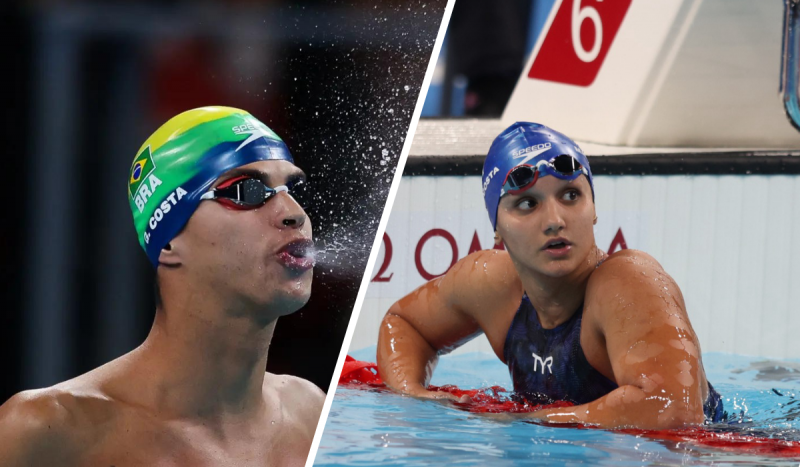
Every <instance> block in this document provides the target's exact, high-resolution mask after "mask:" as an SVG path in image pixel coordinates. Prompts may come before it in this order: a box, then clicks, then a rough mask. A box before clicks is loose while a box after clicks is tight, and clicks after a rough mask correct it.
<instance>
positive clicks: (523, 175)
mask: <svg viewBox="0 0 800 467" xmlns="http://www.w3.org/2000/svg"><path fill="white" fill-rule="evenodd" d="M483 190H484V199H485V202H486V209H487V210H488V211H489V220H490V221H491V223H492V226H493V227H494V228H495V232H496V238H495V240H496V241H497V242H498V243H499V242H500V241H502V242H504V243H505V249H506V251H500V250H488V251H479V252H476V253H473V254H471V255H469V256H467V257H466V258H464V259H462V260H461V261H459V262H458V263H457V264H456V265H454V266H453V268H452V269H450V271H448V272H447V273H446V274H445V275H444V276H442V277H439V278H437V279H434V280H432V281H430V282H428V283H427V284H424V285H423V286H421V287H420V288H418V289H417V290H415V291H414V292H412V293H410V294H409V295H407V296H406V297H404V298H402V299H400V300H399V301H398V302H397V303H395V304H394V305H393V306H392V307H391V308H390V309H389V311H388V312H387V313H386V316H385V317H384V319H383V322H382V324H381V328H380V335H379V338H378V355H377V357H378V366H379V369H380V374H381V376H382V377H383V379H384V381H385V382H386V383H387V384H388V385H389V386H390V387H392V388H393V389H395V390H397V391H400V392H402V393H406V394H409V395H412V396H416V397H422V398H448V397H453V396H450V395H449V394H443V393H439V392H431V391H428V390H427V389H426V386H427V384H428V382H429V380H430V377H431V373H432V371H433V369H434V367H435V365H436V362H437V359H438V356H439V355H440V354H443V353H446V352H448V351H450V350H452V349H453V348H455V347H458V346H459V345H461V344H463V343H465V342H467V341H468V340H470V339H472V338H473V337H475V336H477V335H478V334H480V333H484V334H486V337H487V338H488V340H489V343H490V344H491V346H492V349H493V350H494V353H495V354H496V355H497V357H498V358H500V360H501V361H503V362H504V363H505V364H506V365H508V368H509V372H510V373H511V377H512V380H513V383H514V392H515V394H516V396H517V397H520V398H522V399H524V400H526V401H529V402H531V403H535V404H543V403H550V402H553V401H557V400H564V401H570V402H572V403H574V404H575V406H572V407H569V408H555V409H546V410H540V411H538V412H533V413H532V414H530V417H532V418H534V419H537V420H540V421H544V422H550V423H581V424H590V425H596V426H600V427H607V428H615V427H638V428H645V429H668V428H676V427H681V426H685V425H691V424H700V423H703V422H704V421H705V420H711V421H718V420H720V419H721V418H722V417H723V409H722V401H721V400H720V396H719V394H717V392H716V391H715V390H714V388H713V387H712V386H711V384H710V383H708V382H707V380H706V375H705V371H704V369H703V364H702V361H701V355H700V345H699V343H698V340H697V336H696V335H695V333H694V331H693V329H692V326H691V324H690V322H689V317H688V315H687V313H686V305H685V304H684V301H683V296H682V295H681V291H680V289H679V288H678V286H677V284H676V283H675V281H674V280H673V279H672V278H671V277H670V276H669V275H667V273H666V272H664V270H663V269H662V267H661V265H659V264H658V262H657V261H656V260H655V259H653V258H652V257H651V256H649V255H647V254H646V253H644V252H641V251H635V250H622V251H619V252H617V253H614V254H612V255H608V254H606V253H605V252H603V251H602V250H600V249H599V248H598V247H597V245H596V244H595V238H594V230H593V226H594V224H595V223H596V222H597V217H596V214H595V205H594V185H593V182H592V172H591V169H590V168H589V161H588V160H587V158H586V156H585V155H584V154H583V152H582V151H581V149H580V148H579V147H578V146H577V145H576V144H575V143H574V142H573V141H572V140H570V139H569V138H567V137H566V136H564V135H562V134H561V133H558V132H556V131H553V130H552V129H550V128H548V127H546V126H543V125H539V124H535V123H523V122H518V123H515V124H514V125H512V126H510V127H509V128H508V129H506V130H505V131H504V132H503V133H502V134H500V136H498V137H497V138H496V139H495V140H494V142H493V144H492V146H491V149H490V150H489V154H488V156H487V157H486V161H485V163H484V166H483Z"/></svg>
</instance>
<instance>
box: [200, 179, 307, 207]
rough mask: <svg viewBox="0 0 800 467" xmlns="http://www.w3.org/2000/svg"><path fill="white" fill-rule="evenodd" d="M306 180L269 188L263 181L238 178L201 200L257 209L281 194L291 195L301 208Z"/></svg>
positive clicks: (297, 180) (215, 189)
mask: <svg viewBox="0 0 800 467" xmlns="http://www.w3.org/2000/svg"><path fill="white" fill-rule="evenodd" d="M305 186H306V183H305V180H304V179H302V178H298V179H296V180H293V181H290V182H289V183H287V184H286V185H281V186H276V187H274V188H271V187H268V186H267V184H266V183H264V182H263V181H261V180H259V179H257V178H252V177H248V176H244V177H237V178H233V179H231V180H228V181H226V182H225V183H223V184H221V185H220V186H218V187H217V188H214V189H213V190H210V191H208V192H206V193H203V195H202V196H200V199H201V200H202V199H226V200H229V201H231V202H232V203H234V204H235V205H236V206H237V207H240V208H242V209H255V208H258V207H261V206H263V205H264V204H266V202H267V201H269V200H270V198H272V197H273V196H275V195H277V194H278V193H281V192H286V193H289V195H291V196H292V198H294V199H295V200H296V201H297V202H298V203H300V205H301V206H303V205H304V204H303V203H302V202H301V199H302V198H303V197H302V196H300V194H301V192H304V191H305V189H304V188H305Z"/></svg>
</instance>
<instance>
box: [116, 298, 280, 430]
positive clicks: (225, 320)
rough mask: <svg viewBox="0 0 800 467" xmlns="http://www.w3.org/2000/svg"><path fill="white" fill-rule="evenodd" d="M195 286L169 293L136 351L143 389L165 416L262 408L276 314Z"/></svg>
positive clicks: (237, 412)
mask: <svg viewBox="0 0 800 467" xmlns="http://www.w3.org/2000/svg"><path fill="white" fill-rule="evenodd" d="M190 288H191V287H189V288H185V289H182V290H175V288H172V290H169V294H167V293H165V294H164V298H165V300H164V305H163V307H162V308H159V309H158V310H157V311H156V319H155V322H154V323H153V328H152V329H151V331H150V334H149V335H148V337H147V339H146V340H145V342H144V344H143V345H142V346H141V347H139V348H138V349H137V350H136V351H135V352H134V354H133V355H132V356H131V358H132V359H133V360H134V365H132V367H133V368H136V372H135V373H134V374H133V377H134V378H137V376H138V378H137V383H138V385H139V388H137V392H139V393H140V394H141V397H144V398H145V399H144V400H143V403H144V404H145V405H147V406H150V407H152V408H154V409H155V410H156V411H158V413H160V414H164V416H170V415H172V416H175V417H186V418H206V419H213V418H220V417H236V416H242V417H245V418H246V417H247V416H248V415H249V416H254V415H255V414H258V413H259V411H260V410H263V409H264V406H265V405H264V397H263V395H262V386H263V383H264V376H265V371H266V365H267V353H268V351H269V344H270V341H271V340H272V334H273V331H274V329H275V323H276V320H275V319H272V320H269V321H267V320H264V319H263V314H264V313H263V310H252V309H251V310H246V309H244V308H248V307H246V306H244V305H242V304H238V305H237V306H232V305H231V303H232V301H227V302H226V301H225V300H221V299H220V297H219V296H218V295H217V296H215V295H213V294H208V293H202V292H200V290H189V289H190ZM165 289H166V288H165ZM165 289H162V290H165ZM165 292H167V290H165ZM168 295H169V297H168ZM250 308H252V305H251V306H250ZM259 315H261V316H262V319H261V320H259V319H257V318H256V316H259Z"/></svg>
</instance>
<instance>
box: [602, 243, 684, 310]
mask: <svg viewBox="0 0 800 467" xmlns="http://www.w3.org/2000/svg"><path fill="white" fill-rule="evenodd" d="M652 299H658V300H657V301H658V302H661V303H663V302H664V300H665V299H669V300H667V302H668V303H669V305H677V308H679V309H681V310H682V311H683V312H685V304H684V302H683V296H682V294H681V291H680V288H679V287H678V285H677V283H676V282H675V280H674V279H673V278H672V277H670V275H669V274H667V272H666V271H665V270H664V268H663V267H662V266H661V264H659V262H658V261H656V259H655V258H653V257H652V256H650V255H649V254H647V253H645V252H643V251H639V250H622V251H619V252H616V253H614V254H612V255H610V256H609V257H608V258H607V259H606V260H605V261H604V262H603V264H601V265H600V266H599V267H598V268H597V270H596V271H595V272H594V273H592V276H591V277H590V278H589V283H588V285H587V289H586V301H587V304H598V303H604V304H616V305H620V306H605V307H601V308H602V309H605V310H609V311H613V310H617V311H619V310H622V309H627V308H630V307H625V304H626V303H637V304H638V305H639V306H637V307H636V308H637V309H638V310H641V308H642V305H645V304H647V303H648V302H649V301H651V300H652Z"/></svg>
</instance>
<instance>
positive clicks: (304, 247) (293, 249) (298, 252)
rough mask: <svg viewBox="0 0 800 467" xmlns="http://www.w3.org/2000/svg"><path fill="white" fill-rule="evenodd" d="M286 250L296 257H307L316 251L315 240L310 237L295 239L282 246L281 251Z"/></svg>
mask: <svg viewBox="0 0 800 467" xmlns="http://www.w3.org/2000/svg"><path fill="white" fill-rule="evenodd" d="M284 252H285V253H288V254H290V255H291V256H294V257H295V258H306V257H309V256H311V255H312V253H313V252H314V242H312V241H311V240H310V239H301V240H295V241H293V242H289V243H288V244H287V245H286V246H284V247H283V248H281V250H280V253H284Z"/></svg>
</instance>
